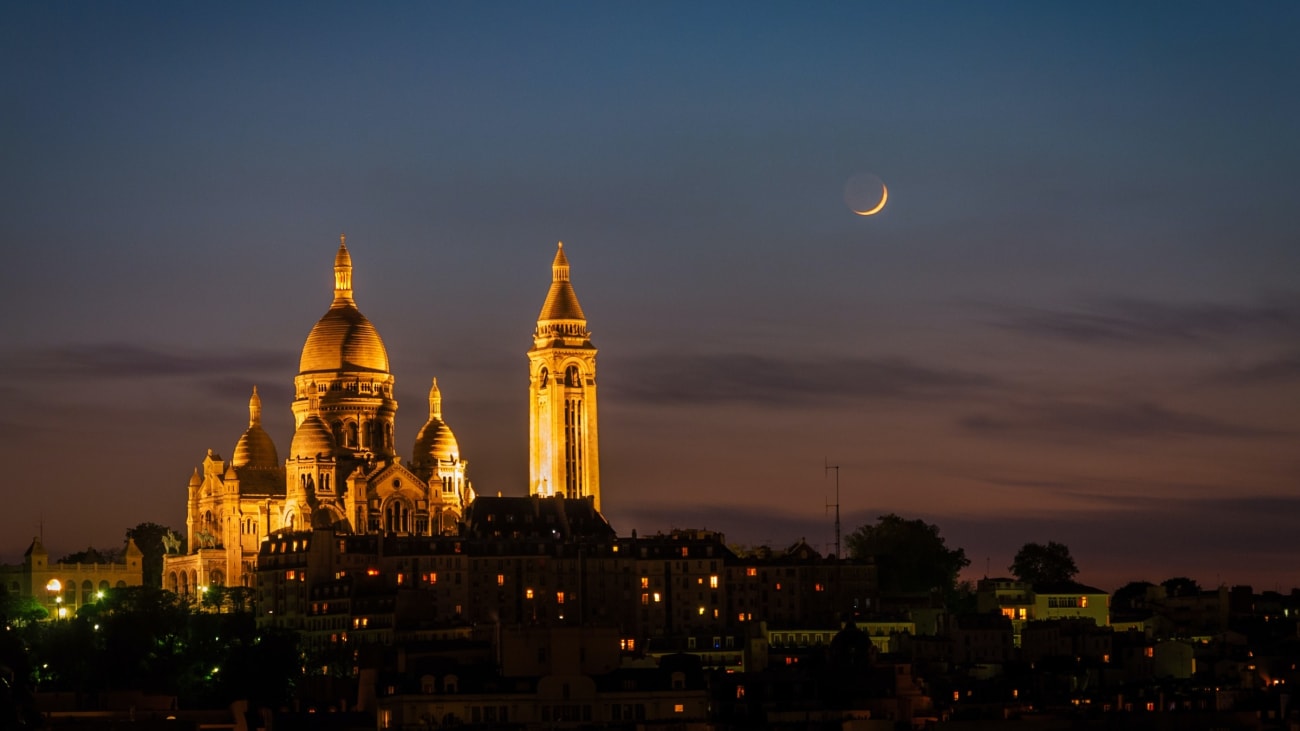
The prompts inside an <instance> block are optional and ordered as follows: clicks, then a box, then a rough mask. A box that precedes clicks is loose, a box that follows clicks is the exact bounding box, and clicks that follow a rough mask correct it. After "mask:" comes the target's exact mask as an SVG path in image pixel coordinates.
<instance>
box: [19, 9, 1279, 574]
mask: <svg viewBox="0 0 1300 731" xmlns="http://www.w3.org/2000/svg"><path fill="white" fill-rule="evenodd" d="M738 7H740V6H737V5H728V4H719V5H715V6H707V7H703V8H701V7H695V6H691V5H688V4H681V5H677V4H667V5H662V6H656V7H653V8H643V7H586V8H577V7H571V8H545V7H529V6H516V5H505V4H503V5H494V6H487V7H481V6H476V5H455V4H448V5H437V6H430V7H425V6H421V5H394V6H390V7H388V8H385V9H381V10H373V9H362V8H356V7H350V6H347V5H334V4H325V5H320V6H311V8H310V10H307V11H302V12H296V11H295V10H294V9H292V8H290V7H287V6H285V7H278V8H261V7H257V6H253V5H236V6H223V7H221V8H216V7H212V8H173V7H170V6H166V5H162V4H156V5H155V4H136V5H130V6H127V7H117V8H111V7H97V6H92V5H84V6H63V7H45V6H41V5H35V4H33V5H28V6H21V7H18V8H15V9H12V11H11V15H12V16H13V17H12V22H11V23H9V24H8V25H9V28H8V32H7V33H6V43H5V48H4V50H3V51H0V53H3V54H4V56H3V57H4V60H5V62H6V63H5V64H4V67H5V70H4V71H3V72H0V74H2V75H3V76H2V77H0V78H3V82H4V84H5V88H6V89H7V90H8V91H9V92H10V97H11V98H12V99H14V100H15V104H14V110H15V111H14V113H13V114H12V115H11V116H10V118H8V119H6V120H4V121H3V122H0V125H3V127H2V128H0V129H3V132H4V135H5V139H6V140H7V141H8V144H7V145H5V147H4V150H3V153H0V154H3V156H4V158H3V162H4V164H3V172H0V186H2V189H3V192H4V193H5V198H6V201H7V210H6V213H7V215H6V216H4V217H2V219H0V237H2V240H3V241H4V242H5V251H6V257H7V259H8V260H9V262H8V266H7V267H5V268H3V270H0V289H2V290H3V292H4V295H3V297H4V300H3V302H4V306H5V308H6V310H7V311H8V312H9V313H10V316H9V317H7V318H6V324H5V326H4V331H5V335H6V338H5V340H6V343H7V346H6V348H5V350H4V351H3V353H0V373H2V374H3V375H4V384H5V385H4V386H2V387H0V388H3V392H4V393H5V394H6V395H7V396H8V401H9V404H10V409H9V410H8V412H7V413H6V414H5V415H3V416H0V434H3V435H4V439H3V440H0V443H3V445H4V446H3V447H2V448H0V449H3V452H0V456H2V457H3V458H4V463H5V464H6V465H8V466H9V469H10V478H11V483H10V484H11V487H10V489H9V490H7V491H6V495H7V498H6V499H7V501H8V504H9V508H8V509H7V510H6V511H5V515H4V517H3V518H0V527H2V528H3V530H4V531H5V532H6V533H7V534H8V535H9V536H11V543H12V545H6V546H0V556H3V557H4V558H5V560H7V561H14V560H15V559H16V558H17V557H18V556H19V555H20V554H21V551H22V550H23V549H24V548H25V547H26V545H27V541H28V540H29V539H30V537H31V535H34V534H35V532H36V531H37V530H39V526H40V524H41V522H42V521H43V522H44V526H45V534H46V545H47V546H48V547H49V548H50V550H51V552H52V554H53V555H54V557H57V556H58V555H61V553H66V552H72V551H76V550H79V549H81V548H85V547H86V546H87V545H94V546H97V547H103V546H109V545H115V544H116V542H117V541H119V540H121V539H122V536H123V532H124V531H125V530H126V529H127V528H128V527H131V526H134V525H135V524H136V523H138V522H142V521H154V522H159V523H163V524H165V525H170V526H171V527H172V528H175V529H178V530H183V528H184V522H183V521H184V514H185V513H184V511H185V486H186V481H187V480H188V479H189V476H190V473H191V471H192V470H193V468H194V466H196V465H197V464H198V463H199V462H200V461H201V460H202V458H203V455H204V454H205V452H206V450H207V449H209V448H211V449H213V450H215V451H216V452H218V453H219V454H221V455H222V456H223V457H225V458H227V459H229V458H230V457H231V451H232V448H233V446H234V444H235V441H236V440H237V439H238V437H239V435H240V433H242V431H243V429H244V427H245V426H246V424H247V416H248V415H247V402H248V395H249V392H250V391H251V388H252V386H253V385H256V386H257V387H258V389H259V392H260V393H261V396H262V399H263V403H264V420H265V423H266V426H267V429H268V431H269V432H270V434H271V436H272V437H273V438H274V440H275V442H276V445H277V447H279V449H280V451H281V457H283V456H284V452H285V450H286V449H287V447H288V444H289V440H290V437H291V436H292V432H291V424H292V422H291V418H292V416H291V414H290V411H289V408H288V406H289V401H290V398H291V383H292V379H293V375H294V372H295V366H294V364H295V363H296V359H297V357H298V351H299V349H300V348H301V346H302V343H303V340H304V339H305V338H306V336H307V333H308V331H309V330H310V328H311V326H312V324H313V323H314V322H315V321H316V320H317V319H318V318H319V317H320V316H321V314H322V313H323V312H324V311H325V309H326V308H327V307H328V305H329V301H330V299H329V296H330V281H331V269H330V265H331V261H332V257H333V253H334V250H335V248H336V247H337V242H338V236H339V234H341V233H345V234H347V236H348V246H349V248H350V249H351V251H352V254H353V257H354V261H355V279H354V286H355V291H356V300H357V304H358V307H359V308H360V310H361V311H362V312H364V313H365V314H366V315H367V316H368V317H369V318H370V320H371V321H372V322H373V323H374V325H375V327H376V328H377V330H378V331H379V333H380V335H381V336H382V337H383V339H384V342H385V344H386V345H387V347H388V350H389V354H390V358H391V361H392V372H393V374H394V376H395V378H396V394H397V401H398V403H399V410H398V413H397V443H398V452H399V454H401V455H402V456H403V457H404V459H409V458H410V450H411V444H412V442H413V440H414V438H415V433H416V431H417V430H418V429H419V427H420V425H421V424H423V422H424V418H425V416H426V412H425V408H426V407H425V404H426V394H427V392H428V387H429V382H430V379H432V378H434V377H437V378H438V383H439V385H440V387H441V389H442V393H443V412H444V415H445V418H446V420H447V422H448V423H449V424H450V426H451V427H452V429H453V430H455V433H456V436H457V438H458V440H459V443H460V446H461V449H462V453H463V455H464V457H465V458H467V459H468V460H469V462H470V467H469V477H470V479H471V480H472V481H473V483H474V487H475V488H476V490H477V491H478V492H479V493H480V494H489V495H495V494H497V493H498V492H501V493H503V494H505V495H523V494H527V489H528V488H527V480H528V442H527V429H528V421H527V418H528V417H527V413H528V412H527V395H528V383H527V357H526V352H527V349H528V347H529V346H530V344H531V332H532V329H533V327H534V325H535V322H536V317H537V313H538V311H539V309H540V307H541V305H542V301H543V298H544V297H545V294H546V288H547V285H548V283H549V281H550V275H551V272H550V263H551V258H552V257H553V255H554V251H555V245H556V242H557V241H561V240H562V241H564V243H565V250H566V252H567V254H568V256H569V259H570V262H571V265H572V281H573V285H574V288H575V290H576V292H577V295H578V297H579V298H580V300H581V302H582V306H583V309H584V310H585V312H586V315H587V317H588V320H589V325H590V328H591V331H592V334H593V344H594V345H595V347H596V348H598V349H599V350H600V355H599V362H600V366H599V383H600V411H601V422H602V424H601V446H602V454H601V484H602V507H603V510H604V512H605V514H606V515H607V517H608V518H609V519H610V521H611V523H612V524H613V525H614V527H615V528H616V529H617V530H618V531H619V532H620V533H621V534H627V533H630V532H631V531H632V530H633V529H636V530H638V531H639V532H642V533H645V532H647V531H649V532H654V531H656V530H663V531H667V530H669V529H671V528H675V527H676V528H682V527H696V528H710V529H715V530H719V531H722V532H724V533H726V534H727V536H728V539H729V540H733V541H736V542H741V543H746V544H759V543H770V544H772V545H785V544H789V543H793V542H794V541H796V540H799V539H800V538H805V539H807V540H808V541H809V542H810V543H812V544H814V545H816V546H817V547H818V548H819V549H822V550H827V549H829V548H830V545H831V544H832V542H833V536H834V529H833V525H832V522H831V521H832V516H831V515H829V514H828V510H827V507H826V504H827V503H828V502H833V501H834V499H835V498H834V479H833V475H832V476H828V475H827V474H826V471H825V469H824V467H823V465H824V464H825V463H827V462H829V463H830V464H834V465H839V467H840V485H841V495H840V504H841V506H842V512H843V523H844V532H845V533H846V534H847V533H848V532H849V531H851V530H852V529H853V528H855V527H856V526H858V525H861V524H862V523H864V522H872V521H874V520H875V518H876V516H878V515H881V514H884V513H889V512H895V513H898V514H900V515H902V516H904V517H908V518H913V517H919V518H923V519H924V520H926V521H927V522H931V523H935V524H937V525H938V526H939V527H940V529H941V532H942V535H943V536H944V537H945V538H946V539H947V542H948V545H949V546H953V547H962V548H964V549H965V551H966V553H967V556H968V557H969V558H970V559H971V566H970V568H969V569H968V570H967V572H966V573H965V574H964V575H965V576H966V577H968V578H974V577H978V576H981V575H984V574H985V572H986V571H987V573H988V574H989V575H992V576H998V575H1005V574H1007V573H1008V571H1007V570H1006V567H1007V566H1008V564H1009V563H1010V562H1011V558H1012V556H1013V555H1014V552H1015V550H1016V549H1017V548H1018V547H1019V546H1020V545H1021V544H1023V543H1026V542H1031V541H1034V542H1046V541H1049V540H1056V541H1060V542H1063V543H1066V544H1067V545H1069V546H1070V548H1071V549H1072V551H1073V553H1074V556H1075V558H1076V560H1077V562H1078V564H1079V567H1080V569H1081V571H1080V574H1079V577H1078V578H1079V580H1080V581H1083V582H1084V583H1088V584H1093V585H1097V586H1101V587H1104V588H1106V589H1114V588H1116V587H1117V586H1119V585H1121V584H1122V583H1124V582H1126V581H1129V580H1137V579H1146V580H1150V581H1157V582H1158V581H1160V580H1163V579H1165V578H1169V577H1171V576H1177V575H1187V576H1191V577H1192V578H1195V579H1196V580H1198V581H1200V582H1201V583H1202V584H1203V585H1206V586H1214V585H1217V583H1218V582H1220V581H1222V582H1230V583H1252V584H1254V585H1255V588H1256V589H1257V590H1262V589H1273V588H1281V589H1284V590H1285V589H1289V588H1290V587H1292V586H1300V568H1297V564H1298V561H1297V559H1300V550H1297V549H1296V548H1295V547H1294V546H1293V545H1292V543H1293V542H1291V541H1290V540H1289V536H1290V531H1291V526H1292V525H1293V523H1294V521H1295V518H1296V517H1297V516H1300V495H1298V494H1297V489H1296V488H1297V482H1298V481H1300V480H1298V478H1300V459H1298V458H1297V457H1295V456H1294V455H1293V452H1295V451H1296V450H1295V446H1294V445H1295V444H1296V441H1297V434H1298V433H1300V416H1298V414H1300V409H1297V408H1296V406H1297V404H1300V349H1298V348H1297V340H1296V337H1295V334H1296V333H1297V332H1300V286H1298V283H1297V278H1296V274H1295V272H1296V271H1300V246H1297V244H1298V243H1300V241H1297V233H1296V225H1295V223H1294V218H1293V216H1292V215H1291V210H1290V207H1291V201H1293V200H1295V199H1296V197H1297V194H1300V181H1298V180H1297V179H1296V177H1295V175H1294V172H1293V171H1294V170H1295V167H1296V163H1297V162H1300V141H1297V139H1296V138H1295V135H1294V134H1293V130H1294V129H1296V128H1297V127H1298V126H1300V124H1298V123H1300V99H1297V98H1296V96H1295V95H1294V94H1286V93H1284V92H1282V91H1281V90H1284V89H1286V88H1289V87H1288V84H1289V83H1291V82H1290V80H1292V79H1294V78H1295V76H1296V74H1297V73H1298V72H1300V51H1296V50H1295V49H1293V48H1292V47H1291V46H1292V45H1293V44H1291V43H1289V40H1288V38H1289V33H1290V31H1291V30H1293V29H1294V28H1296V27H1298V26H1300V24H1298V23H1297V21H1298V20H1300V11H1298V10H1297V9H1296V8H1294V7H1292V6H1287V5H1283V4H1262V5H1258V6H1251V7H1247V8H1224V7H1221V6H1215V5H1208V4H1206V5H1199V4H1198V5H1189V6H1184V7H1182V8H1180V9H1179V12H1178V13H1169V12H1164V11H1162V9H1159V8H1137V9H1134V8H1130V7H1127V6H1123V5H1118V4H1117V5H1104V4H1103V5H1101V6H1090V7H1089V8H1078V9H1069V10H1063V9H1049V8H1030V9H1026V8H1023V7H1018V6H1012V5H990V6H982V7H979V8H965V7H961V8H945V12H944V13H943V14H942V15H939V16H934V14H932V13H927V12H926V10H927V9H926V8H925V7H918V6H906V7H901V8H898V7H889V8H875V7H871V6H866V5H863V6H855V7H849V8H824V9H812V10H808V9H798V10H796V9H794V8H781V7H780V6H756V7H754V8H753V10H752V12H745V13H739V12H737V11H736V9H737V8H738ZM745 7H749V6H745ZM861 174H873V175H876V176H879V178H880V179H881V180H882V181H883V182H884V183H885V184H887V185H888V186H889V196H890V197H889V201H888V205H887V206H886V207H885V208H884V210H883V211H881V212H880V213H879V214H877V215H875V216H872V217H870V218H862V217H859V216H855V215H854V214H853V212H852V211H851V210H850V209H849V207H848V206H847V205H846V204H845V201H844V186H845V185H846V183H848V181H850V180H851V179H852V178H853V177H854V176H857V175H861Z"/></svg>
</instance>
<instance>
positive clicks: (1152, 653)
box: [1143, 647, 1156, 657]
mask: <svg viewBox="0 0 1300 731" xmlns="http://www.w3.org/2000/svg"><path fill="white" fill-rule="evenodd" d="M1143 654H1145V655H1146V656H1147V657H1155V656H1156V648H1154V647H1148V648H1147V649H1146V651H1145V652H1144V653H1143Z"/></svg>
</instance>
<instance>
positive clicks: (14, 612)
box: [0, 587, 50, 627]
mask: <svg viewBox="0 0 1300 731" xmlns="http://www.w3.org/2000/svg"><path fill="white" fill-rule="evenodd" d="M49 616H50V613H49V611H47V610H46V609H45V607H42V606H41V603H40V602H38V601H36V598H35V597H30V596H28V597H25V596H22V595H21V594H13V593H10V592H9V590H8V589H5V588H4V587H0V625H10V624H12V625H17V626H19V627H23V626H26V625H29V624H32V623H34V622H39V621H41V620H43V619H45V618H46V617H49Z"/></svg>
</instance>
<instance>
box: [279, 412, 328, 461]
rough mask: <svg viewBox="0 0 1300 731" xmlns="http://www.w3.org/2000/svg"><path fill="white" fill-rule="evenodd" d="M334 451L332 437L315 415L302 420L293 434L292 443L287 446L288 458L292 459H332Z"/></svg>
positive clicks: (326, 427) (323, 423)
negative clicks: (318, 457) (322, 457)
mask: <svg viewBox="0 0 1300 731" xmlns="http://www.w3.org/2000/svg"><path fill="white" fill-rule="evenodd" d="M335 451H337V448H336V447H335V445H334V435H333V434H331V433H330V428H329V427H328V426H325V422H323V421H321V418H320V417H319V416H316V415H315V414H312V415H311V416H308V417H307V418H306V419H304V420H303V422H302V424H301V425H300V426H299V427H298V431H296V432H294V433H293V443H292V444H290V445H289V456H290V457H291V458H293V459H303V458H307V459H310V458H313V457H317V456H324V457H332V456H334V453H335Z"/></svg>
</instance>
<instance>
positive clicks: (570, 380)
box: [564, 365, 582, 386]
mask: <svg viewBox="0 0 1300 731" xmlns="http://www.w3.org/2000/svg"><path fill="white" fill-rule="evenodd" d="M564 385H566V386H581V385H582V376H581V375H580V374H579V373H578V366H576V365H571V366H569V367H568V368H566V369H564Z"/></svg>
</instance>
